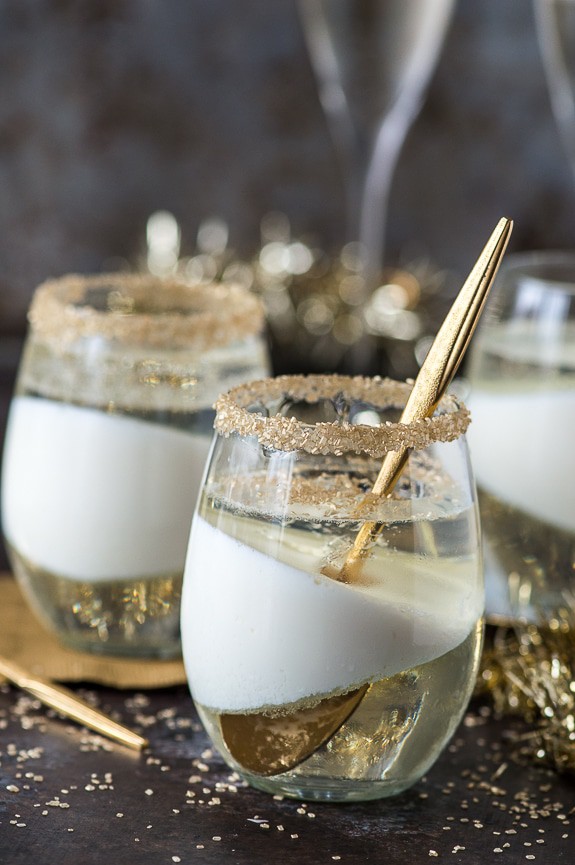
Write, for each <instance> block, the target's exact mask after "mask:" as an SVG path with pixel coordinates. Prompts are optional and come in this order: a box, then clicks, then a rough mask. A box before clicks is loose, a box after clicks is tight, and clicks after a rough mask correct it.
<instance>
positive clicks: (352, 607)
mask: <svg viewBox="0 0 575 865" xmlns="http://www.w3.org/2000/svg"><path fill="white" fill-rule="evenodd" d="M385 563H386V564H385V566H386V567H387V568H388V570H386V572H385V574H386V575H385V578H384V579H382V580H380V587H379V588H378V589H362V588H357V587H352V586H349V585H345V584H343V583H339V582H336V581H334V580H331V579H329V578H327V577H324V576H322V575H320V574H318V573H313V574H312V573H306V572H305V571H303V570H300V569H299V568H297V567H293V566H290V565H288V564H285V563H281V562H278V561H277V560H275V559H273V558H272V557H270V556H268V555H265V554H263V553H261V552H259V551H258V550H255V549H253V548H252V547H250V546H247V545H246V544H244V543H241V542H239V541H238V540H236V539H234V538H232V537H230V536H229V535H227V534H225V533H224V532H222V531H220V530H219V529H216V528H214V527H213V526H211V525H210V524H209V523H207V522H206V521H205V520H204V519H203V518H201V517H199V516H197V515H196V517H195V518H194V521H193V524H192V531H191V536H190V545H189V548H188V556H187V561H186V576H185V579H184V592H183V598H182V625H181V630H182V644H183V654H184V662H185V665H186V670H187V674H188V680H189V682H190V687H191V691H192V694H193V697H194V699H196V700H197V701H198V702H199V703H201V704H202V705H204V706H207V707H210V708H212V709H217V710H220V711H230V712H238V711H250V710H252V711H253V710H255V709H258V708H261V707H264V706H274V705H275V706H281V705H285V704H286V703H292V702H295V701H297V700H301V699H303V698H306V697H312V696H314V695H318V694H328V693H330V692H332V691H334V690H336V689H346V688H349V687H351V686H353V685H354V684H358V683H360V682H366V681H370V680H377V679H380V678H382V677H384V676H391V675H393V674H395V673H398V672H400V671H402V670H409V669H411V668H412V667H414V666H416V665H418V664H421V663H424V662H426V661H430V660H432V659H433V658H436V657H439V656H440V655H443V654H444V653H445V652H448V651H449V650H450V649H453V648H455V647H456V646H458V645H459V644H460V643H461V642H462V641H463V640H464V639H465V638H466V637H467V636H468V634H469V633H470V631H471V629H472V628H473V626H474V625H475V623H476V621H477V619H478V617H479V616H480V615H481V611H482V601H483V598H482V593H481V592H480V591H479V590H478V586H477V582H476V581H475V582H474V580H473V577H472V575H470V571H469V567H470V566H469V564H466V565H463V566H462V568H461V571H460V572H459V571H458V572H457V573H456V574H451V575H447V574H445V573H444V571H445V569H446V568H447V567H448V566H447V565H445V564H441V563H439V565H437V564H436V565H435V569H436V571H437V573H436V574H435V575H434V576H432V578H431V579H427V585H426V577H429V575H430V571H431V568H432V567H433V566H432V565H429V564H426V563H425V562H422V563H421V562H420V563H417V564H416V565H412V572H411V573H405V572H404V570H403V568H404V567H405V564H406V557H405V556H404V557H402V560H401V561H399V560H395V561H394V557H393V555H390V556H389V557H387V556H386V558H385ZM382 566H384V562H383V559H382ZM416 569H420V570H421V573H420V575H419V577H418V578H417V579H416V575H415V574H414V573H413V571H415V570H416ZM454 581H455V582H454ZM414 584H417V585H418V586H421V588H422V592H421V596H419V594H418V592H417V590H415V591H410V590H409V588H407V587H409V586H414ZM457 585H458V589H457ZM406 596H407V597H408V598H409V602H406V600H405V599H406Z"/></svg>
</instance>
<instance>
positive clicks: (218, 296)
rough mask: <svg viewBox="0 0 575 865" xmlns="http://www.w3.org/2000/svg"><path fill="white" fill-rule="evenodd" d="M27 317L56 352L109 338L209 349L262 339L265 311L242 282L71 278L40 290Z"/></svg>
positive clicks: (119, 275) (105, 276)
mask: <svg viewBox="0 0 575 865" xmlns="http://www.w3.org/2000/svg"><path fill="white" fill-rule="evenodd" d="M28 319H29V321H30V324H31V326H32V328H33V330H34V332H35V333H36V334H37V335H40V336H42V337H43V338H44V339H46V340H47V341H50V342H51V343H54V344H55V345H56V346H66V345H69V344H70V343H72V342H74V341H75V340H77V339H80V338H85V337H94V336H103V337H105V338H107V339H118V340H121V341H122V342H124V343H126V344H129V345H142V344H143V345H148V346H155V347H159V348H167V349H170V348H179V347H185V348H190V349H197V350H204V349H211V348H217V347H219V346H225V345H229V344H230V343H232V342H234V341H236V340H239V339H243V338H245V337H247V336H250V335H255V334H258V333H260V332H261V331H262V330H263V327H264V310H263V305H262V303H261V302H260V300H259V299H258V298H257V297H255V296H254V295H253V294H252V293H251V292H249V291H248V290H247V289H245V288H243V287H242V286H240V285H237V284H235V283H223V282H218V283H210V284H203V285H187V284H186V283H185V282H183V281H179V280H177V279H163V278H159V277H156V276H152V275H148V274H128V273H103V274H100V275H97V276H81V275H74V274H71V275H68V276H64V277H61V278H60V279H51V280H48V281H47V282H44V283H42V285H40V286H39V287H38V288H37V289H36V292H35V293H34V297H33V299H32V303H31V306H30V311H29V314H28Z"/></svg>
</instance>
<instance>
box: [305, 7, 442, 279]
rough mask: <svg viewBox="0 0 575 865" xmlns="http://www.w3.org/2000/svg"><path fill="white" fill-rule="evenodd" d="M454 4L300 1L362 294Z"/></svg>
mask: <svg viewBox="0 0 575 865" xmlns="http://www.w3.org/2000/svg"><path fill="white" fill-rule="evenodd" d="M454 2H455V0H424V2H422V0H299V7H298V8H299V12H300V18H301V21H302V23H303V28H304V34H305V38H306V41H307V46H308V50H309V54H310V58H311V62H312V65H313V67H314V70H315V73H316V77H317V81H318V88H319V97H320V101H321V104H322V106H323V109H324V112H325V114H326V117H327V120H328V123H329V125H330V128H331V133H332V136H333V140H334V145H335V147H336V150H337V153H338V157H339V160H340V163H341V166H342V170H343V173H344V179H345V187H346V199H347V227H346V231H347V240H348V241H357V242H359V244H360V254H361V256H362V261H363V273H364V277H365V288H364V294H365V296H368V295H369V293H370V291H371V290H372V289H373V288H374V287H375V282H376V280H377V277H378V274H379V273H380V271H381V268H382V264H383V258H384V246H385V233H386V223H387V210H388V199H389V192H390V187H391V181H392V178H393V173H394V170H395V167H396V164H397V159H398V157H399V153H400V151H401V147H402V146H403V142H404V140H405V137H406V134H407V132H408V130H409V128H410V125H411V123H412V122H413V120H414V119H415V117H416V115H417V113H418V111H419V109H420V106H421V104H422V101H423V96H424V93H425V89H426V87H427V84H428V82H429V79H430V78H431V75H432V72H433V70H434V68H435V65H436V62H437V59H438V56H439V53H440V50H441V47H442V44H443V41H444V38H445V34H446V31H447V28H448V25H449V22H450V20H451V15H452V12H453V7H454Z"/></svg>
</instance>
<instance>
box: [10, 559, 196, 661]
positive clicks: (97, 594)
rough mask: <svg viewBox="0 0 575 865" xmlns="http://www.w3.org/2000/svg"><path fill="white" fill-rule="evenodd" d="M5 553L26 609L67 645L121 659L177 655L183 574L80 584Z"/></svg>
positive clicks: (78, 649)
mask: <svg viewBox="0 0 575 865" xmlns="http://www.w3.org/2000/svg"><path fill="white" fill-rule="evenodd" d="M8 553H9V557H10V561H11V563H12V568H13V571H14V574H15V576H16V578H17V580H18V582H19V584H20V586H21V588H22V590H23V593H24V595H25V597H26V599H27V601H28V602H29V604H30V606H31V607H32V609H33V610H34V612H35V613H36V615H37V616H38V618H39V619H40V620H41V621H42V622H43V623H44V624H45V625H46V627H47V628H48V629H49V630H50V631H52V633H54V634H55V635H56V636H57V637H58V639H59V640H60V642H62V643H63V644H65V645H66V646H69V647H70V648H72V649H75V650H77V651H80V652H89V653H92V654H97V655H112V656H116V657H125V658H147V659H162V660H167V659H169V658H176V657H179V656H180V655H181V643H180V627H179V615H180V598H181V589H182V575H181V574H176V575H166V576H156V577H149V578H145V579H129V580H124V579H123V580H107V581H101V582H83V581H81V580H72V579H68V578H64V577H60V576H58V575H56V574H53V573H51V572H49V571H47V570H45V569H43V568H41V567H39V566H37V565H35V564H33V563H31V562H30V561H28V560H27V559H25V558H24V557H23V556H21V555H20V553H18V551H17V550H15V549H14V547H12V546H10V545H8Z"/></svg>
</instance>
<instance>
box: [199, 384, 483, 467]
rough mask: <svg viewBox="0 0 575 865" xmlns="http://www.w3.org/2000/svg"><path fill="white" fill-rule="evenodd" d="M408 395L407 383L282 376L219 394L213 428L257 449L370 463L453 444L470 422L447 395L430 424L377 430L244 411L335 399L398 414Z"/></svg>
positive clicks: (414, 423) (425, 421)
mask: <svg viewBox="0 0 575 865" xmlns="http://www.w3.org/2000/svg"><path fill="white" fill-rule="evenodd" d="M411 389H412V383H410V382H400V381H394V380H393V379H389V378H379V377H375V378H365V377H363V376H353V377H352V376H343V375H309V376H300V375H294V376H289V375H286V376H279V377H277V378H267V379H262V380H260V381H255V382H248V383H247V384H242V385H238V387H235V388H233V389H232V390H230V391H228V392H227V393H225V394H222V395H221V396H220V397H219V398H218V400H217V402H216V404H215V409H216V419H215V421H214V428H215V430H216V431H217V432H218V433H220V435H223V436H226V437H227V436H230V435H232V434H234V433H237V434H238V435H241V436H255V437H256V438H257V439H258V441H259V442H260V444H261V445H263V446H265V447H270V448H273V449H275V450H281V451H294V450H302V451H305V452H306V453H309V454H333V455H336V456H339V455H341V454H343V453H347V452H355V453H365V454H368V455H369V456H371V457H374V458H381V457H383V456H385V454H386V453H387V452H388V451H391V450H400V449H403V448H414V449H416V450H422V449H423V448H426V447H428V446H429V445H430V444H432V443H433V442H440V441H441V442H448V441H454V440H455V439H457V438H459V437H460V436H461V435H463V433H465V431H466V430H467V427H468V426H469V423H470V420H471V416H470V413H469V410H468V409H467V408H466V406H465V405H464V404H463V403H462V402H460V401H459V400H457V399H456V398H455V397H454V396H453V395H451V394H448V395H447V396H445V397H443V399H442V400H441V402H440V403H439V409H440V411H439V412H438V413H437V414H434V415H433V416H432V417H430V418H423V419H421V420H416V421H412V422H411V423H409V424H403V423H391V422H389V421H386V422H385V423H384V424H381V425H380V426H376V427H374V426H368V425H367V424H350V423H342V424H339V423H329V422H327V423H325V422H322V423H316V424H307V423H304V422H302V421H299V420H296V419H295V418H293V417H292V418H290V417H282V416H280V415H274V416H272V417H265V416H263V415H261V414H258V413H255V412H252V411H249V410H248V407H249V406H253V405H257V404H258V403H263V402H264V401H267V400H276V399H282V398H285V397H295V398H296V399H301V400H304V401H305V402H308V403H314V402H317V401H318V400H319V399H322V398H323V399H334V398H336V397H338V396H340V395H341V396H343V397H344V398H345V397H347V398H348V399H354V400H359V401H362V402H366V403H367V404H371V405H374V406H377V407H379V408H386V407H389V408H392V407H396V408H402V407H403V406H404V405H405V403H406V402H407V399H408V397H409V394H410V392H411Z"/></svg>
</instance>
